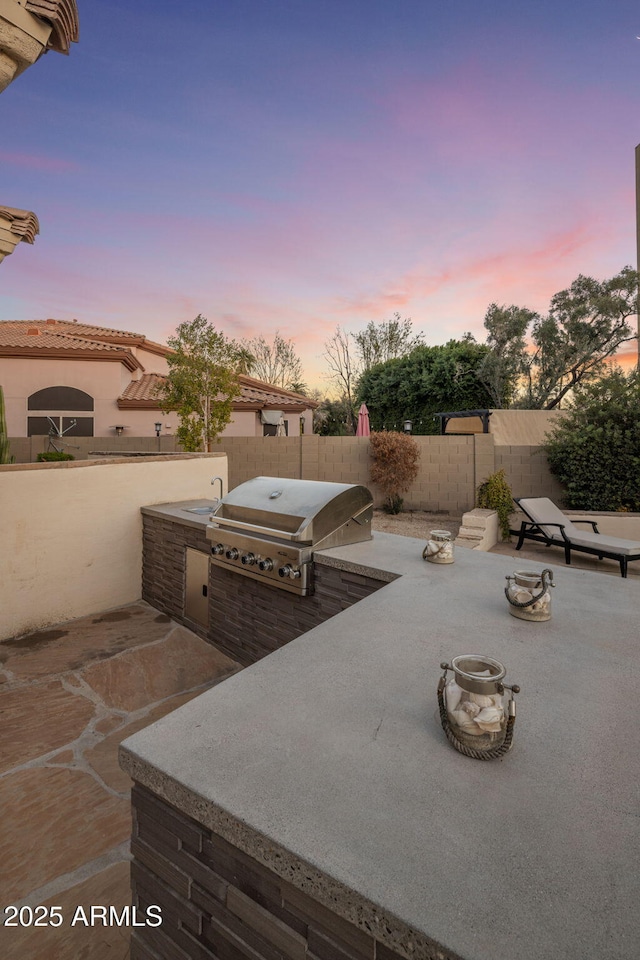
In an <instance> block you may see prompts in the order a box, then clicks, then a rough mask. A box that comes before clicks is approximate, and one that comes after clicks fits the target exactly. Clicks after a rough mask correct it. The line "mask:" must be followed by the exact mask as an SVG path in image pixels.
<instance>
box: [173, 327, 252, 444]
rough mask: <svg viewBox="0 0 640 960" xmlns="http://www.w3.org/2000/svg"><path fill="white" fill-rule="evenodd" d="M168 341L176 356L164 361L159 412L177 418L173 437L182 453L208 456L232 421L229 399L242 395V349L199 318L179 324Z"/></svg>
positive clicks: (231, 403)
mask: <svg viewBox="0 0 640 960" xmlns="http://www.w3.org/2000/svg"><path fill="white" fill-rule="evenodd" d="M167 343H168V345H169V346H170V347H171V348H172V349H173V350H174V353H173V354H172V355H170V356H168V357H167V363H168V364H169V374H168V376H167V380H166V383H165V385H164V388H163V391H162V395H161V397H160V409H161V410H162V411H164V412H165V413H168V412H169V411H175V412H176V413H177V414H178V418H179V420H180V426H179V427H178V429H177V431H176V435H177V437H178V440H179V441H180V444H181V445H182V447H183V449H184V450H187V451H189V452H197V451H203V452H208V451H210V450H211V446H212V444H213V442H214V441H216V440H217V438H218V436H219V434H220V433H222V431H223V430H224V428H225V426H226V425H227V424H228V423H229V421H230V420H231V410H232V405H233V399H234V397H237V396H238V395H239V393H240V387H239V385H238V375H237V365H238V359H239V353H240V348H239V347H238V344H236V343H235V342H234V341H233V340H228V339H227V338H226V337H225V335H224V334H223V333H220V332H218V331H217V330H215V328H214V327H212V326H211V324H210V323H208V321H207V320H206V318H205V317H203V316H202V315H201V314H199V315H198V316H197V317H196V318H195V320H191V321H189V322H187V323H181V324H180V326H179V327H178V328H177V330H176V335H175V336H174V337H169V338H168V341H167Z"/></svg>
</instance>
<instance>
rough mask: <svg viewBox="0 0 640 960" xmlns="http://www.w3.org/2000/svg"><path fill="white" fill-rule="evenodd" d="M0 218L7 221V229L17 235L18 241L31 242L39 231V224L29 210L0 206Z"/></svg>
mask: <svg viewBox="0 0 640 960" xmlns="http://www.w3.org/2000/svg"><path fill="white" fill-rule="evenodd" d="M0 219H2V220H6V221H8V223H9V230H10V231H11V233H13V234H15V235H16V237H18V241H17V242H19V241H20V240H24V242H25V243H33V241H34V240H35V238H36V234H38V233H40V224H39V223H38V218H37V217H36V215H35V213H32V212H31V210H16V208H15V207H0Z"/></svg>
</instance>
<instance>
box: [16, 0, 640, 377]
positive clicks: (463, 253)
mask: <svg viewBox="0 0 640 960" xmlns="http://www.w3.org/2000/svg"><path fill="white" fill-rule="evenodd" d="M78 10H79V15H80V43H79V44H76V45H73V47H72V50H71V54H70V56H69V57H63V56H60V55H59V54H56V53H49V54H47V55H46V56H45V57H43V58H42V59H41V60H40V61H39V62H38V63H36V64H35V65H34V66H33V67H31V68H29V69H28V70H27V71H26V73H24V74H23V75H22V76H21V77H19V78H18V79H17V80H16V81H15V82H14V83H13V84H12V85H11V86H9V88H8V89H7V90H5V92H4V93H3V94H1V95H0V129H1V130H2V138H1V140H0V204H4V205H7V206H12V207H19V208H24V209H28V210H33V211H34V212H35V213H36V215H37V216H38V218H39V220H40V225H41V235H40V236H39V237H38V238H37V239H36V243H35V245H34V246H33V247H29V246H27V245H26V244H20V245H19V246H18V247H17V249H16V251H15V253H14V254H13V255H12V256H11V257H8V258H6V259H5V261H4V262H3V263H2V265H1V266H0V319H2V320H8V319H13V320H30V319H44V318H46V317H55V318H57V319H72V318H77V319H78V320H81V321H83V322H85V323H95V324H100V325H104V326H110V327H117V328H120V329H127V330H134V331H138V332H141V333H144V334H146V336H148V337H150V338H151V339H153V340H159V341H165V340H166V338H167V337H168V336H170V335H171V334H172V333H173V332H174V331H175V328H176V326H177V325H178V324H179V323H181V322H182V321H185V320H191V319H193V317H195V316H196V315H197V314H198V313H202V314H204V316H206V317H207V318H208V319H209V320H210V321H211V322H212V323H213V324H214V325H215V326H216V327H218V328H220V329H222V330H223V331H224V332H225V333H226V334H227V335H228V336H230V337H234V338H245V337H252V336H255V335H257V334H263V335H264V336H266V337H267V338H270V337H271V336H272V335H273V334H274V332H275V331H276V329H279V330H280V333H281V334H282V335H283V336H284V337H286V338H293V339H294V341H295V343H296V347H297V350H298V353H299V354H300V356H301V357H302V360H303V365H304V373H305V380H306V381H307V383H309V384H311V385H318V386H321V385H322V384H323V380H322V379H321V374H322V371H323V369H324V362H323V359H322V353H323V349H324V342H325V341H326V339H327V338H328V337H329V336H331V335H332V333H333V332H334V330H335V328H336V325H337V324H340V325H341V326H343V327H344V328H346V329H347V330H352V331H354V332H356V331H358V330H360V329H362V328H363V327H364V326H365V325H366V324H367V323H368V322H369V321H370V320H373V321H375V322H380V321H382V320H385V319H388V318H389V317H391V316H392V315H393V313H394V312H395V311H399V312H400V313H401V315H402V316H403V317H407V316H408V317H411V318H412V320H413V324H414V328H415V329H416V330H419V331H422V332H423V333H424V335H425V340H426V342H427V343H429V344H439V343H444V342H446V341H447V340H448V339H450V338H452V337H459V336H462V334H463V333H464V332H465V331H467V330H470V331H471V332H472V333H474V334H475V335H476V337H478V338H479V339H484V329H483V325H482V321H483V317H484V314H485V311H486V309H487V306H488V305H489V304H490V303H491V302H492V301H497V302H498V303H506V304H509V303H516V304H520V305H523V306H528V307H530V308H532V309H537V310H544V309H545V308H546V307H547V305H548V302H549V298H550V296H551V295H552V294H553V293H554V292H556V291H557V290H560V289H562V288H564V287H566V286H568V285H569V284H570V283H571V281H572V280H573V279H575V277H576V276H577V275H578V274H579V273H585V274H589V275H592V276H595V277H598V278H599V279H604V278H605V277H609V276H612V275H613V274H615V273H617V272H618V271H619V270H620V269H621V268H622V267H623V266H624V265H625V264H631V265H633V266H635V257H636V241H635V200H634V196H635V178H634V148H635V145H636V143H638V142H639V141H640V109H639V108H640V83H639V81H640V40H638V39H637V36H638V35H640V6H639V5H638V3H637V0H634V2H631V0H617V2H616V3H611V2H610V0H583V2H582V3H577V2H574V3H562V2H560V3H558V2H557V0H554V2H551V0H538V2H537V3H535V4H528V5H523V4H514V3H513V0H508V2H507V0H492V2H491V3H488V4H479V3H478V2H477V0H473V2H471V0H449V2H446V3H445V2H444V0H437V2H436V0H180V3H176V2H171V3H169V2H166V0H153V2H150V0H136V2H135V3H129V2H127V3H124V2H119V0H109V2H108V3H105V2H101V3H100V2H98V0H78ZM633 350H634V351H635V346H634V347H633Z"/></svg>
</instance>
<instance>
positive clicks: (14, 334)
mask: <svg viewBox="0 0 640 960" xmlns="http://www.w3.org/2000/svg"><path fill="white" fill-rule="evenodd" d="M83 328H84V329H83ZM86 329H87V325H85V324H79V325H78V327H76V325H75V324H74V323H65V322H64V321H59V320H56V321H51V322H50V321H46V322H44V323H43V322H39V321H33V320H2V321H0V356H2V357H20V356H31V357H34V356H36V357H38V356H49V357H59V358H63V357H65V358H68V357H81V358H82V359H84V360H86V359H101V360H116V361H120V362H121V363H123V364H124V365H125V366H126V367H128V368H129V369H130V370H132V371H133V370H142V369H143V367H142V364H141V363H140V362H139V361H138V360H137V359H136V358H135V357H134V355H133V353H132V352H131V350H130V349H128V347H127V346H126V345H125V344H122V345H119V344H115V343H109V342H107V341H106V340H102V339H97V338H96V339H90V338H89V336H88V335H87V333H85V330H86ZM88 329H91V328H88ZM93 330H95V331H96V332H98V333H99V332H100V328H98V327H94V328H93ZM76 331H78V332H76ZM113 332H114V333H115V332H116V331H113ZM83 334H84V335H83ZM134 336H135V335H134ZM143 339H144V338H143ZM125 343H126V341H125Z"/></svg>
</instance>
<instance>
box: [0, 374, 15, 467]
mask: <svg viewBox="0 0 640 960" xmlns="http://www.w3.org/2000/svg"><path fill="white" fill-rule="evenodd" d="M13 462H14V457H13V456H12V455H11V454H10V453H9V438H8V436H7V421H6V419H5V413H4V393H3V390H2V387H0V463H13Z"/></svg>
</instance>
